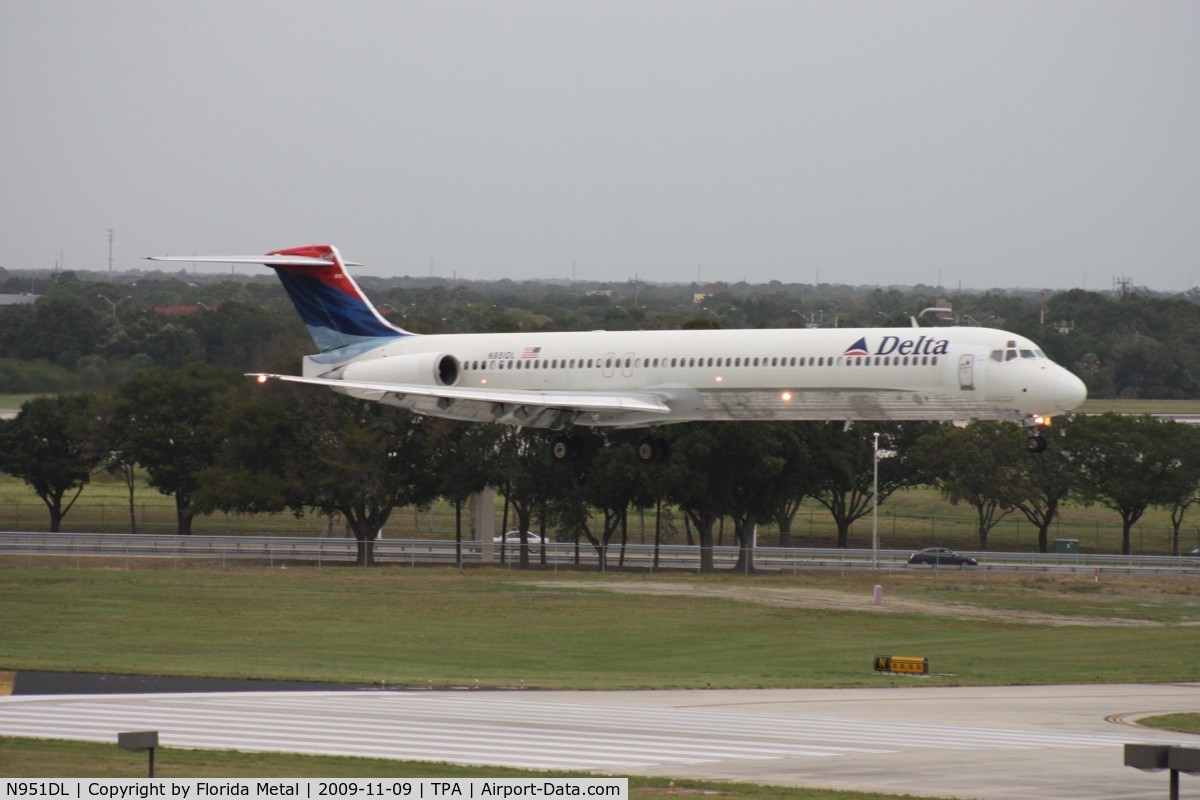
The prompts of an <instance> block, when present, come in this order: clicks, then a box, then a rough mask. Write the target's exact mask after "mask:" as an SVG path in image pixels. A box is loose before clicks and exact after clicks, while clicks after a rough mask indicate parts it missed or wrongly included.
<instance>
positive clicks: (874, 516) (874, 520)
mask: <svg viewBox="0 0 1200 800" xmlns="http://www.w3.org/2000/svg"><path fill="white" fill-rule="evenodd" d="M872 438H873V439H874V445H873V448H872V453H871V567H872V569H879V433H878V432H875V433H873V434H872Z"/></svg>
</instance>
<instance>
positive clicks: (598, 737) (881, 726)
mask: <svg viewBox="0 0 1200 800" xmlns="http://www.w3.org/2000/svg"><path fill="white" fill-rule="evenodd" d="M131 728H147V729H157V730H159V731H160V741H161V742H162V743H163V745H164V746H167V747H194V748H225V749H229V748H234V749H238V750H263V751H266V750H275V751H290V752H298V753H309V754H330V755H352V756H362V757H375V758H390V759H407V760H423V761H449V762H455V763H462V764H479V765H484V766H501V765H504V766H513V767H523V768H527V769H543V770H547V769H548V770H567V769H571V770H614V769H622V768H632V767H650V766H659V765H670V764H679V765H686V764H701V763H706V762H718V761H738V760H770V759H779V758H791V757H801V758H817V759H820V758H840V757H845V756H850V755H856V754H895V753H901V752H905V751H912V750H918V749H924V748H937V749H940V750H958V751H979V750H996V749H1007V750H1027V749H1035V748H1036V749H1043V748H1063V749H1072V748H1094V747H1118V746H1120V745H1122V744H1124V743H1125V742H1126V741H1128V735H1127V734H1126V733H1114V734H1093V733H1070V732H1045V731H1031V730H1011V729H998V728H979V727H971V726H965V725H939V724H928V723H909V722H899V723H898V722H889V721H875V720H857V719H844V718H839V717H828V716H797V715H783V714H769V713H757V712H747V711H734V710H732V709H727V708H694V707H693V708H646V707H637V708H631V707H622V706H608V705H601V704H589V703H560V702H549V701H539V700H537V699H536V698H532V697H530V696H529V695H522V696H520V697H516V696H505V695H502V694H489V695H480V694H476V693H445V692H430V693H412V692H364V693H361V694H349V693H345V692H337V693H325V692H306V693H276V694H245V693H243V694H219V695H203V694H200V695H137V696H130V695H106V696H63V697H39V698H36V699H31V698H27V697H8V698H0V735H10V736H33V737H52V738H70V739H86V740H92V741H115V739H116V732H117V731H119V730H126V729H131Z"/></svg>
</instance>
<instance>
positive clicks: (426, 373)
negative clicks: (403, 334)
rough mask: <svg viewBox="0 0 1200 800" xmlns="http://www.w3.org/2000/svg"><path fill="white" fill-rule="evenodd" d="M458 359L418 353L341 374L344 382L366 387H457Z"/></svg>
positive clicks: (369, 363) (378, 360)
mask: <svg viewBox="0 0 1200 800" xmlns="http://www.w3.org/2000/svg"><path fill="white" fill-rule="evenodd" d="M458 376H459V366H458V359H457V358H455V357H454V356H452V355H450V354H448V353H417V354H414V355H407V356H384V357H382V358H372V359H369V360H367V361H358V362H355V363H353V364H350V365H348V366H347V367H346V368H345V369H344V370H342V379H343V380H347V381H364V382H367V383H408V384H416V385H419V386H454V385H455V384H457V383H458Z"/></svg>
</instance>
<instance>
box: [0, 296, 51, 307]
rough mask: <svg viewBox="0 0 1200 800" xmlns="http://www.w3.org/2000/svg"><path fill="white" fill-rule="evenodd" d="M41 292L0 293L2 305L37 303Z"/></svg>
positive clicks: (0, 304)
mask: <svg viewBox="0 0 1200 800" xmlns="http://www.w3.org/2000/svg"><path fill="white" fill-rule="evenodd" d="M39 297H41V295H40V294H0V306H27V305H30V304H31V303H36V302H37V300H38V298H39Z"/></svg>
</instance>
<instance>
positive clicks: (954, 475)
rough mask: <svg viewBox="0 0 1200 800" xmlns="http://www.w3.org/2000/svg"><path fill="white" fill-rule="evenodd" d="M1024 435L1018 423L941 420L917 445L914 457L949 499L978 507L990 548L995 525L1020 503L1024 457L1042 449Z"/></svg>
mask: <svg viewBox="0 0 1200 800" xmlns="http://www.w3.org/2000/svg"><path fill="white" fill-rule="evenodd" d="M1025 439H1026V435H1025V433H1024V432H1023V431H1022V429H1021V428H1020V426H1018V425H1013V424H1012V423H1007V422H976V423H973V424H971V425H968V426H966V427H964V428H959V427H955V426H953V425H946V426H943V427H942V428H941V430H938V431H936V432H933V433H930V434H928V435H926V436H924V437H922V438H921V440H920V441H919V442H917V443H916V446H915V447H914V448H913V458H914V459H915V460H917V461H920V462H923V463H924V465H925V466H924V468H923V469H924V471H925V472H926V474H927V476H929V477H931V478H932V479H933V482H934V484H935V485H936V486H937V487H938V488H939V489H940V490H941V492H942V494H943V496H945V498H946V499H947V500H949V501H950V503H951V504H953V505H958V504H959V503H966V504H967V505H969V506H971V507H972V508H973V509H975V515H976V522H977V525H976V530H977V532H978V534H979V549H980V550H987V549H988V534H989V533H990V532H991V530H992V528H993V527H995V526H996V524H997V523H998V522H1000V520H1002V519H1004V518H1005V517H1006V516H1008V514H1010V513H1011V512H1012V511H1013V510H1014V509H1015V508H1016V507H1017V505H1018V504H1019V503H1020V501H1021V499H1022V498H1021V493H1022V491H1023V489H1024V488H1025V486H1024V484H1023V482H1022V478H1023V477H1024V462H1025V461H1026V460H1027V459H1029V458H1035V457H1037V456H1039V455H1041V454H1035V453H1029V452H1027V451H1026V449H1025Z"/></svg>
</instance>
